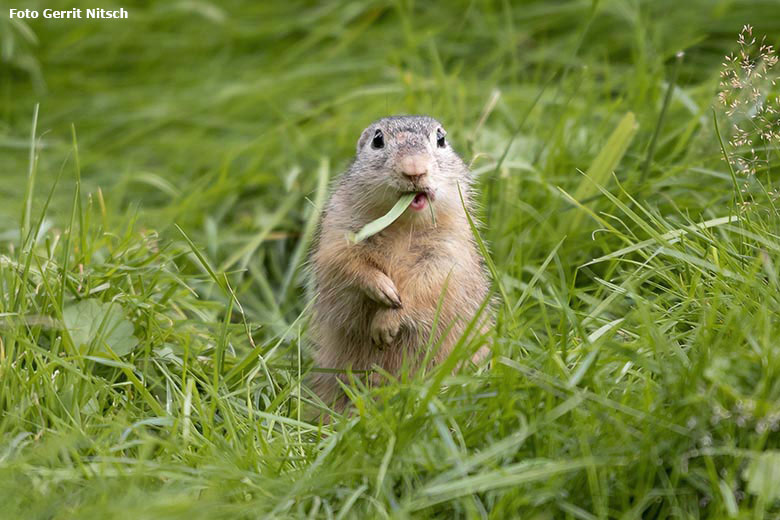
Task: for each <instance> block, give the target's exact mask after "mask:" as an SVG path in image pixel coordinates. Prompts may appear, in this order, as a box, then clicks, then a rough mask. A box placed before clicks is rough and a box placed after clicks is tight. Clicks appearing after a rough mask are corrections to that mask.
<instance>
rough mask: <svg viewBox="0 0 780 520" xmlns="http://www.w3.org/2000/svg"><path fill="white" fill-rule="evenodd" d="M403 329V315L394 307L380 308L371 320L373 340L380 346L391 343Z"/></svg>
mask: <svg viewBox="0 0 780 520" xmlns="http://www.w3.org/2000/svg"><path fill="white" fill-rule="evenodd" d="M400 329H401V317H400V315H399V314H398V311H396V310H393V309H380V310H379V311H377V313H376V314H374V318H373V319H372V320H371V341H372V342H373V343H374V344H375V345H377V346H379V347H380V348H381V347H383V346H385V345H391V344H392V343H393V340H395V337H396V335H398V331H399V330H400Z"/></svg>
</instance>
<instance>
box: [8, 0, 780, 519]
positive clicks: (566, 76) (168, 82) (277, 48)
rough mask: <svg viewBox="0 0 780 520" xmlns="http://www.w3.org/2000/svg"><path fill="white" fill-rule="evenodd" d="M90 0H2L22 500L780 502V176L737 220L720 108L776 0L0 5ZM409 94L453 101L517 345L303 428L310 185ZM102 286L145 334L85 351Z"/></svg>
mask: <svg viewBox="0 0 780 520" xmlns="http://www.w3.org/2000/svg"><path fill="white" fill-rule="evenodd" d="M79 5H80V6H81V7H83V8H86V7H95V6H94V5H88V4H87V3H82V2H76V3H74V2H60V1H51V2H46V3H42V2H35V1H32V2H26V5H24V6H20V5H16V4H12V3H8V2H2V3H0V8H2V9H0V45H2V48H1V49H0V50H1V51H2V53H1V55H0V56H1V58H2V61H0V179H2V182H1V183H0V197H2V201H3V204H2V205H0V240H2V243H0V253H2V255H3V256H2V259H3V261H2V263H0V290H2V294H3V299H2V302H1V303H0V305H2V307H0V319H2V321H0V334H2V346H3V349H2V351H0V364H1V367H2V368H0V406H1V408H0V410H2V414H3V415H2V419H0V436H1V437H0V439H2V442H1V443H0V484H1V485H0V499H2V503H3V504H5V508H6V513H3V514H6V515H9V516H8V518H12V517H31V518H32V517H36V518H71V517H74V518H91V517H95V518H98V517H99V518H105V517H116V518H120V517H127V518H130V517H132V518H139V517H141V518H147V517H149V518H151V517H185V516H186V517H188V518H200V517H203V518H206V517H208V518H221V517H225V518H244V517H246V518H255V517H260V516H263V515H269V516H271V517H275V518H278V517H299V516H306V515H311V516H321V517H337V518H345V517H356V518H364V517H405V516H409V515H419V516H436V515H439V516H442V517H488V516H491V515H492V517H495V518H504V517H515V516H522V517H531V516H534V515H536V516H535V517H539V518H559V517H566V518H585V519H589V518H613V517H614V518H618V517H620V518H624V517H625V518H634V517H653V518H664V517H668V516H675V517H687V518H699V517H727V516H733V517H738V516H742V517H744V518H761V517H762V516H763V515H767V517H771V515H777V514H778V506H777V503H776V499H777V498H778V497H779V496H780V493H779V492H778V489H777V484H776V482H777V479H776V477H775V478H773V477H772V475H773V473H772V471H776V470H774V469H773V468H776V467H777V466H780V455H778V453H779V452H778V451H777V450H778V448H779V447H780V435H778V433H777V429H778V428H777V426H778V424H777V423H778V421H780V405H778V400H779V399H780V385H779V384H778V381H780V378H778V376H779V375H780V362H778V355H779V354H780V347H778V344H777V341H776V339H775V338H776V337H777V335H778V334H780V326H779V324H778V320H777V313H778V311H780V302H778V285H777V278H776V274H775V271H774V265H775V262H776V261H777V259H778V256H780V255H778V252H780V240H779V239H778V234H779V232H780V229H778V222H779V220H778V216H777V214H776V212H775V210H774V206H773V204H772V202H771V197H768V198H767V200H764V199H762V198H761V196H762V194H765V193H766V192H767V191H770V190H772V189H773V188H772V186H773V185H772V178H771V168H766V169H765V170H764V171H762V172H761V173H760V175H758V176H757V177H756V178H755V179H751V180H743V179H740V188H741V189H742V188H744V189H745V190H746V191H745V193H747V194H750V196H753V194H755V196H756V197H757V200H759V202H758V203H757V209H756V210H755V212H753V213H751V215H750V218H747V219H743V220H742V221H740V223H739V224H737V223H735V222H731V223H729V222H728V220H729V217H730V216H731V215H733V214H734V213H735V211H736V209H735V205H734V201H735V197H736V195H735V192H734V189H733V182H732V179H731V177H730V175H729V172H728V169H727V167H726V163H725V162H724V161H722V160H721V157H722V153H721V150H720V146H719V144H718V139H717V136H716V134H715V131H714V125H713V122H712V113H711V107H712V106H713V103H714V100H715V95H716V92H717V90H718V77H719V71H720V68H721V62H722V58H723V55H725V54H727V53H728V52H730V51H732V50H734V49H735V47H736V36H737V34H738V32H739V31H740V29H741V27H742V26H743V25H744V24H752V25H753V26H754V27H755V28H754V33H755V34H758V35H761V34H766V35H768V37H769V40H770V42H771V43H777V41H776V40H777V36H776V35H777V34H780V16H778V15H777V13H778V12H780V11H779V10H780V5H778V3H777V2H776V1H764V2H761V1H737V0H723V1H721V0H697V1H691V2H672V1H668V0H662V1H638V0H627V1H618V0H603V1H601V2H591V1H561V2H549V1H538V2H532V1H523V2H511V1H508V0H505V1H496V2H479V1H472V2H447V3H444V2H435V3H421V2H410V1H398V2H392V1H371V2H327V3H326V2H322V3H318V2H286V3H285V2H237V1H233V2H224V3H219V4H217V3H209V2H200V1H182V2H165V3H162V2H155V3H150V2H130V3H124V4H121V7H124V8H125V9H127V10H128V11H129V12H130V18H129V19H128V20H43V19H38V20H31V21H28V20H25V21H21V22H20V21H16V20H13V21H12V20H9V19H8V17H7V15H8V8H9V7H14V8H20V7H27V8H30V9H43V8H54V9H70V8H73V7H76V6H79ZM100 7H103V8H105V9H111V8H112V7H117V8H118V7H120V4H115V5H114V4H105V5H101V6H100ZM679 51H684V53H685V55H684V57H683V58H682V59H681V61H680V64H679V65H677V61H678V59H677V58H675V55H676V54H677V53H678V52H679ZM672 77H674V78H675V81H674V84H673V90H671V96H670V98H669V104H668V108H667V110H666V112H665V114H664V118H663V120H662V121H661V124H659V117H660V115H661V113H662V109H663V107H664V99H665V96H666V94H667V90H668V87H669V84H670V80H671V78H672ZM36 104H39V105H40V108H39V115H38V118H37V132H36V137H35V139H36V141H35V142H36V145H35V148H34V149H35V150H36V153H35V154H34V156H35V157H36V159H35V160H34V161H33V163H34V165H35V167H34V168H33V171H34V175H33V176H32V177H33V178H34V190H33V192H32V198H28V197H27V196H26V193H27V189H28V187H29V186H30V183H29V179H30V178H31V176H30V173H29V172H30V151H31V146H30V132H31V123H32V120H33V112H34V109H35V106H36ZM397 113H427V114H431V115H434V116H435V117H437V118H439V119H440V120H441V121H443V122H444V124H445V125H446V127H447V129H448V137H449V138H450V139H451V140H452V142H453V143H454V145H455V147H456V149H457V150H459V151H460V152H461V154H462V155H463V157H464V158H465V159H466V161H467V162H468V161H471V160H473V161H474V162H473V168H474V169H475V171H476V172H477V174H478V175H479V176H480V177H479V178H480V183H479V185H480V190H481V193H482V195H481V202H482V204H481V215H480V217H481V219H482V220H483V222H484V223H485V225H484V226H483V229H482V235H483V237H484V238H485V239H486V240H487V242H488V243H489V244H490V250H491V256H492V258H493V261H494V262H495V263H496V266H497V270H498V273H499V277H498V279H497V280H496V285H497V286H498V285H500V286H501V288H502V289H503V290H504V291H505V292H506V294H507V295H508V298H507V300H508V301H507V302H504V303H505V304H506V305H503V306H502V308H501V310H500V312H499V316H498V325H497V330H496V336H495V340H494V341H495V344H496V354H495V359H494V362H493V364H492V366H491V367H489V368H485V369H482V370H481V371H478V372H477V373H471V372H468V373H463V374H460V375H457V376H448V375H447V374H446V373H444V372H437V373H436V374H437V375H435V377H424V376H419V377H409V378H405V379H403V380H401V381H399V382H398V383H397V384H395V385H391V386H389V387H387V388H384V389H375V390H372V391H371V392H370V393H369V395H371V396H372V397H370V398H362V397H358V398H356V399H358V402H359V407H358V408H359V410H360V414H359V415H358V416H357V417H356V418H353V419H345V420H343V421H336V422H335V423H334V424H332V425H328V426H324V427H321V426H320V427H318V426H317V425H314V426H312V425H309V424H308V423H306V422H305V421H301V420H300V415H299V407H298V405H299V402H300V401H307V400H311V399H313V398H312V397H311V396H310V395H309V394H308V393H307V392H306V389H305V388H302V386H301V383H300V381H301V374H303V373H304V372H305V371H306V369H307V366H308V365H307V355H306V350H305V341H304V340H302V339H301V338H302V337H303V336H304V335H305V316H306V314H305V307H306V300H305V297H304V288H303V287H304V275H303V269H302V265H303V262H304V260H305V251H306V249H307V247H308V245H309V243H310V239H311V228H312V224H313V222H314V221H315V219H316V216H317V209H316V201H317V200H320V199H321V198H322V196H323V193H324V192H323V187H324V186H325V184H324V181H325V180H326V179H331V178H334V177H335V176H336V175H337V174H338V172H339V171H340V170H342V169H343V168H344V167H345V166H346V164H347V161H348V160H349V158H350V157H351V156H352V154H353V153H354V146H355V142H356V140H357V137H358V135H359V133H360V131H361V130H362V129H363V128H364V127H365V126H366V125H367V124H368V123H369V122H371V121H373V120H374V119H376V118H378V117H381V116H383V115H387V114H397ZM629 113H630V114H631V115H627V114H629ZM719 117H723V114H720V116H719ZM621 121H623V122H624V123H623V126H622V128H623V131H622V133H621V132H620V131H618V134H619V135H617V136H616V138H615V139H617V140H620V139H622V140H623V141H624V144H625V145H626V146H627V149H626V152H625V155H622V156H621V153H620V152H621V151H622V150H621V146H620V143H617V142H616V140H614V139H610V135H613V131H615V129H616V128H619V126H618V125H619V123H620V122H621ZM73 129H75V139H74V130H73ZM634 131H635V132H636V133H635V134H634ZM656 134H657V135H656ZM654 135H656V136H655V137H654ZM621 136H622V137H621ZM654 139H655V144H654V145H651V142H652V141H653V140H654ZM74 141H75V142H76V143H77V148H78V152H77V153H76V150H75V147H74ZM651 148H652V153H651ZM768 153H769V152H768ZM771 153H774V152H771ZM600 154H602V155H600ZM610 155H611V156H613V159H614V161H610V160H609V157H608V156H610ZM599 157H601V159H599ZM772 157H773V161H774V160H776V156H772ZM76 158H78V160H76ZM599 164H601V166H600V167H599ZM578 170H579V171H581V172H585V171H587V172H588V173H589V175H591V176H592V177H596V176H598V177H599V178H598V179H597V181H598V184H599V185H602V186H603V187H604V191H600V189H599V188H598V187H596V186H595V185H594V184H593V183H591V182H590V181H588V180H587V179H584V178H583V175H582V174H581V173H579V172H578ZM613 170H614V172H615V175H616V177H615V178H612V177H611V174H612V171H613ZM59 175H61V177H60V180H59V182H58V184H57V187H56V188H55V189H54V190H53V191H52V192H51V193H52V195H51V200H50V202H47V197H48V195H49V191H50V189H51V188H52V186H53V185H54V183H55V180H56V179H57V178H58V176H59ZM77 176H79V177H80V183H77V181H76V179H77ZM617 181H619V182H620V185H618V183H617ZM743 181H744V182H743ZM567 194H571V195H572V196H573V197H574V198H575V199H577V201H578V202H579V203H581V204H585V205H586V208H587V210H584V209H581V208H580V207H579V206H577V204H574V203H572V200H571V198H570V197H569V196H567ZM28 200H30V201H31V208H32V212H31V225H32V226H33V233H32V234H31V235H30V236H29V238H28V236H27V234H26V233H25V232H29V231H30V229H31V228H30V227H29V226H25V225H24V222H23V220H24V219H23V218H22V217H21V215H22V214H23V213H22V211H23V207H24V206H25V204H26V202H27V201H28ZM588 211H590V212H592V213H589V212H588ZM39 219H40V231H35V229H36V228H35V226H36V224H37V222H38V220H39ZM712 219H725V220H721V221H719V222H720V223H719V224H718V225H714V226H713V227H712V228H708V229H707V230H693V231H690V232H689V233H687V234H686V235H684V237H683V238H684V239H683V240H679V241H677V240H676V238H678V235H675V234H674V233H679V231H677V230H680V229H688V230H691V229H693V228H692V227H691V226H692V225H693V223H700V222H704V221H709V220H712ZM174 224H176V225H178V226H179V227H180V228H181V230H182V231H183V233H182V232H180V231H179V230H177V229H176V227H175V226H174ZM20 230H22V233H20ZM669 233H672V234H671V235H670V234H669ZM185 235H186V236H185ZM647 241H649V242H647ZM623 248H628V249H629V251H628V252H625V253H619V254H618V253H617V252H619V251H621V250H622V249H623ZM603 256H608V257H609V258H607V259H605V260H603V261H601V262H599V263H596V264H591V265H588V266H584V264H586V263H587V262H589V261H590V260H593V259H596V258H599V257H603ZM223 273H227V276H225V275H224V274H223ZM80 301H81V302H83V301H94V306H93V307H94V308H96V309H98V310H97V311H95V313H96V314H99V315H101V316H114V315H113V314H112V313H115V312H118V313H119V314H117V315H116V316H119V317H116V319H117V320H119V319H122V320H126V321H127V322H129V323H131V325H132V337H130V336H129V335H128V334H125V335H124V336H123V337H121V338H118V339H117V338H116V337H115V338H114V339H116V340H117V343H116V344H119V340H120V339H121V340H122V341H123V344H124V345H129V344H130V343H133V346H131V347H128V348H129V352H127V353H126V354H124V355H118V356H116V357H111V355H110V354H109V353H106V352H103V350H105V349H104V348H102V347H101V346H100V341H99V334H97V335H96V336H95V337H94V338H92V339H93V341H92V343H91V344H90V345H89V346H87V345H79V344H78V343H77V342H75V341H74V339H73V336H74V333H73V327H74V326H75V325H73V324H69V321H68V320H69V318H68V317H67V316H73V315H74V313H75V311H74V309H76V310H78V309H82V310H83V307H77V306H78V305H79V303H78V302H80ZM112 301H113V302H115V305H118V307H114V308H113V309H120V310H119V311H117V310H112V307H109V306H108V303H107V302H112ZM97 302H100V305H98V304H97ZM69 309H70V310H69ZM101 313H103V314H101ZM113 319H115V318H114V317H111V319H108V318H106V320H107V321H111V320H113ZM63 323H64V325H63ZM96 323H97V324H99V323H100V320H99V319H98V321H97V322H96ZM96 328H97V327H96ZM133 338H135V339H133ZM107 342H108V343H109V346H112V345H111V342H110V341H108V340H107ZM128 342H129V343H128ZM116 344H115V345H116ZM115 345H114V346H115ZM85 347H86V350H85ZM463 349H464V352H463V353H461V354H462V355H463V356H466V355H467V354H466V353H465V352H466V351H467V349H468V346H467V345H464V347H463ZM117 354H118V353H117Z"/></svg>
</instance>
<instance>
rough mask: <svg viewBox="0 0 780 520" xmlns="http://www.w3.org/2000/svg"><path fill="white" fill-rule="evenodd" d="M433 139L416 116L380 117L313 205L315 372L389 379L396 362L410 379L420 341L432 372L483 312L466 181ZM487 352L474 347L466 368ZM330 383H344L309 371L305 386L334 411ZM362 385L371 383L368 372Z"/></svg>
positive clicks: (339, 400) (436, 129) (336, 391)
mask: <svg viewBox="0 0 780 520" xmlns="http://www.w3.org/2000/svg"><path fill="white" fill-rule="evenodd" d="M445 136H446V132H445V131H444V129H443V127H442V125H441V123H439V122H438V121H437V120H436V119H433V118H431V117H427V116H395V117H387V118H384V119H380V120H378V121H376V122H374V123H372V124H371V125H369V126H368V128H366V129H365V130H364V131H363V133H362V134H361V136H360V139H359V140H358V143H357V154H356V156H355V159H354V161H353V162H352V164H351V166H350V167H349V169H348V170H347V171H346V172H345V173H344V174H343V175H342V176H341V178H340V179H339V180H338V181H337V183H336V185H335V188H334V190H333V193H332V195H331V198H330V200H329V202H328V203H327V205H326V207H325V210H324V212H323V215H322V220H321V222H320V229H319V233H318V236H317V240H316V242H315V246H314V248H313V252H312V256H311V267H312V271H313V289H314V291H315V292H314V298H315V303H314V312H313V317H312V324H311V330H312V339H313V341H314V343H315V354H314V357H315V365H316V366H317V367H321V368H332V369H341V370H346V369H349V368H351V369H353V370H370V369H372V368H373V367H374V366H377V367H381V369H383V370H385V371H387V372H389V373H390V374H394V375H395V374H398V373H399V371H400V370H401V368H402V364H403V362H404V358H405V357H406V359H407V363H408V366H409V367H411V368H412V370H414V369H416V368H419V365H420V363H421V362H422V361H423V358H424V357H425V354H426V352H425V346H426V345H428V344H429V340H430V339H431V333H432V331H433V335H434V337H433V342H432V344H433V345H434V346H435V347H434V348H437V349H438V350H437V351H436V352H435V355H433V356H432V358H431V362H432V363H434V364H435V363H439V362H441V361H442V360H443V359H444V358H446V357H447V355H448V354H449V353H450V352H451V350H452V348H453V346H454V344H455V342H456V341H457V340H458V339H459V338H460V337H461V336H462V334H463V333H464V331H465V329H466V326H467V325H468V323H469V322H470V321H471V320H472V319H473V318H474V317H475V315H476V314H477V311H478V310H479V308H480V306H481V305H482V304H483V302H485V299H486V298H487V295H488V287H489V283H488V279H487V276H486V273H485V269H484V266H483V262H482V258H481V256H480V255H479V252H478V249H477V247H476V245H475V242H474V237H473V235H472V232H471V227H470V226H469V223H468V220H467V217H466V212H465V211H464V207H463V206H464V205H463V204H462V203H461V197H460V194H459V193H458V186H460V191H461V193H462V194H463V200H464V201H465V206H466V208H471V206H472V196H471V185H472V175H471V172H470V171H469V169H468V167H467V166H466V164H465V163H464V162H463V160H461V158H460V157H459V156H458V154H457V153H455V151H454V150H453V149H452V147H451V146H450V143H449V142H448V140H447V139H446V137H445ZM410 192H411V193H416V194H417V195H416V196H415V198H414V200H413V201H412V202H411V204H410V205H409V207H408V209H407V210H406V211H405V212H404V213H403V214H402V215H401V217H400V218H398V219H397V220H396V221H395V222H394V223H393V224H391V225H390V226H389V227H387V228H385V229H384V230H383V231H381V232H379V233H378V234H376V235H374V236H372V237H370V238H367V239H366V240H364V241H362V242H359V243H352V242H350V241H349V240H348V239H347V236H348V235H349V233H350V232H352V233H354V232H357V231H358V230H359V229H361V228H362V227H363V226H364V225H365V224H367V223H368V222H371V221H373V220H375V219H376V218H378V217H381V216H382V215H384V214H385V213H387V211H388V210H389V209H390V208H391V207H392V206H393V204H394V203H395V202H396V201H398V199H399V197H400V196H401V195H402V194H404V193H410ZM431 209H432V210H433V214H435V218H434V215H433V214H432V213H431ZM470 213H471V212H470ZM444 291H446V293H444ZM442 293H444V294H442ZM440 300H441V308H440V310H439V314H438V324H437V325H436V327H435V330H434V321H435V318H436V315H437V308H438V305H439V301H440ZM478 320H479V321H478V326H477V327H476V328H475V330H476V331H477V332H481V333H484V332H486V329H487V328H489V327H490V326H491V318H490V316H489V311H487V312H485V313H484V314H483V315H482V316H480V317H479V318H478ZM437 345H438V347H436V346H437ZM487 352H488V349H487V347H482V348H481V349H480V350H479V351H478V352H477V354H476V355H475V356H474V360H475V361H478V360H479V359H481V358H483V357H485V355H486V354H487ZM337 377H339V378H342V380H343V381H346V376H345V375H341V374H332V373H316V374H315V375H314V376H313V378H314V380H313V383H314V384H313V386H314V388H315V390H316V392H317V393H318V395H320V397H321V398H322V399H323V400H324V401H325V402H326V403H328V404H333V403H335V406H336V407H337V408H343V407H344V405H345V404H346V398H345V397H344V396H343V395H342V392H341V389H340V387H339V385H338V383H337V381H336V378H337ZM372 380H373V382H378V381H379V380H380V379H379V377H378V374H377V375H375V376H372Z"/></svg>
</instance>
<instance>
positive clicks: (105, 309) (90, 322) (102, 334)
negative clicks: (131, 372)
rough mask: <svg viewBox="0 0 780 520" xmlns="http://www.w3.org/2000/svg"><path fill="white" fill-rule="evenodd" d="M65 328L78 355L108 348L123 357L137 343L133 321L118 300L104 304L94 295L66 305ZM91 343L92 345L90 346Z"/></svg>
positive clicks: (64, 313) (63, 315)
mask: <svg viewBox="0 0 780 520" xmlns="http://www.w3.org/2000/svg"><path fill="white" fill-rule="evenodd" d="M62 319H63V321H64V323H65V328H66V329H67V330H68V334H70V338H71V339H72V340H73V344H74V345H75V347H76V348H77V349H78V350H79V352H80V353H81V354H86V353H88V352H92V353H96V352H97V353H99V352H106V351H107V348H106V347H108V348H110V349H111V350H112V351H113V352H114V354H116V355H117V356H124V355H126V354H128V353H130V351H132V350H133V349H134V348H135V347H136V345H138V339H136V337H135V336H133V324H132V323H130V320H128V319H127V318H126V317H125V314H124V312H123V310H122V306H121V305H119V304H118V303H104V302H101V301H100V300H97V299H95V298H90V299H87V300H81V301H80V302H77V303H73V304H70V305H68V306H67V307H66V308H65V311H64V312H63V313H62ZM93 344H94V348H92V349H90V347H91V346H92V345H93Z"/></svg>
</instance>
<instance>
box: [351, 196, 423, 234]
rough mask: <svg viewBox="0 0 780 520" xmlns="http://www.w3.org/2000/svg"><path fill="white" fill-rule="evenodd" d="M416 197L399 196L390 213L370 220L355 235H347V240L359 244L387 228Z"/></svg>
mask: <svg viewBox="0 0 780 520" xmlns="http://www.w3.org/2000/svg"><path fill="white" fill-rule="evenodd" d="M416 196H417V194H416V193H404V194H403V195H401V198H399V199H398V202H396V203H395V205H394V206H393V207H392V208H390V211H388V212H387V213H385V214H384V215H382V216H381V217H379V218H378V219H376V220H372V221H371V222H369V223H368V224H366V225H365V226H363V227H362V228H361V229H360V231H358V232H357V233H350V234H349V235H348V237H349V240H350V241H351V242H353V243H355V244H357V243H358V242H361V241H363V240H365V239H367V238H368V237H370V236H373V235H376V234H377V233H379V232H380V231H382V230H383V229H385V228H386V227H387V226H389V225H390V224H392V223H393V222H395V220H396V219H397V218H398V217H400V216H401V214H402V213H403V212H404V211H406V208H408V207H409V204H411V203H412V201H413V200H414V198H415V197H416Z"/></svg>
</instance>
